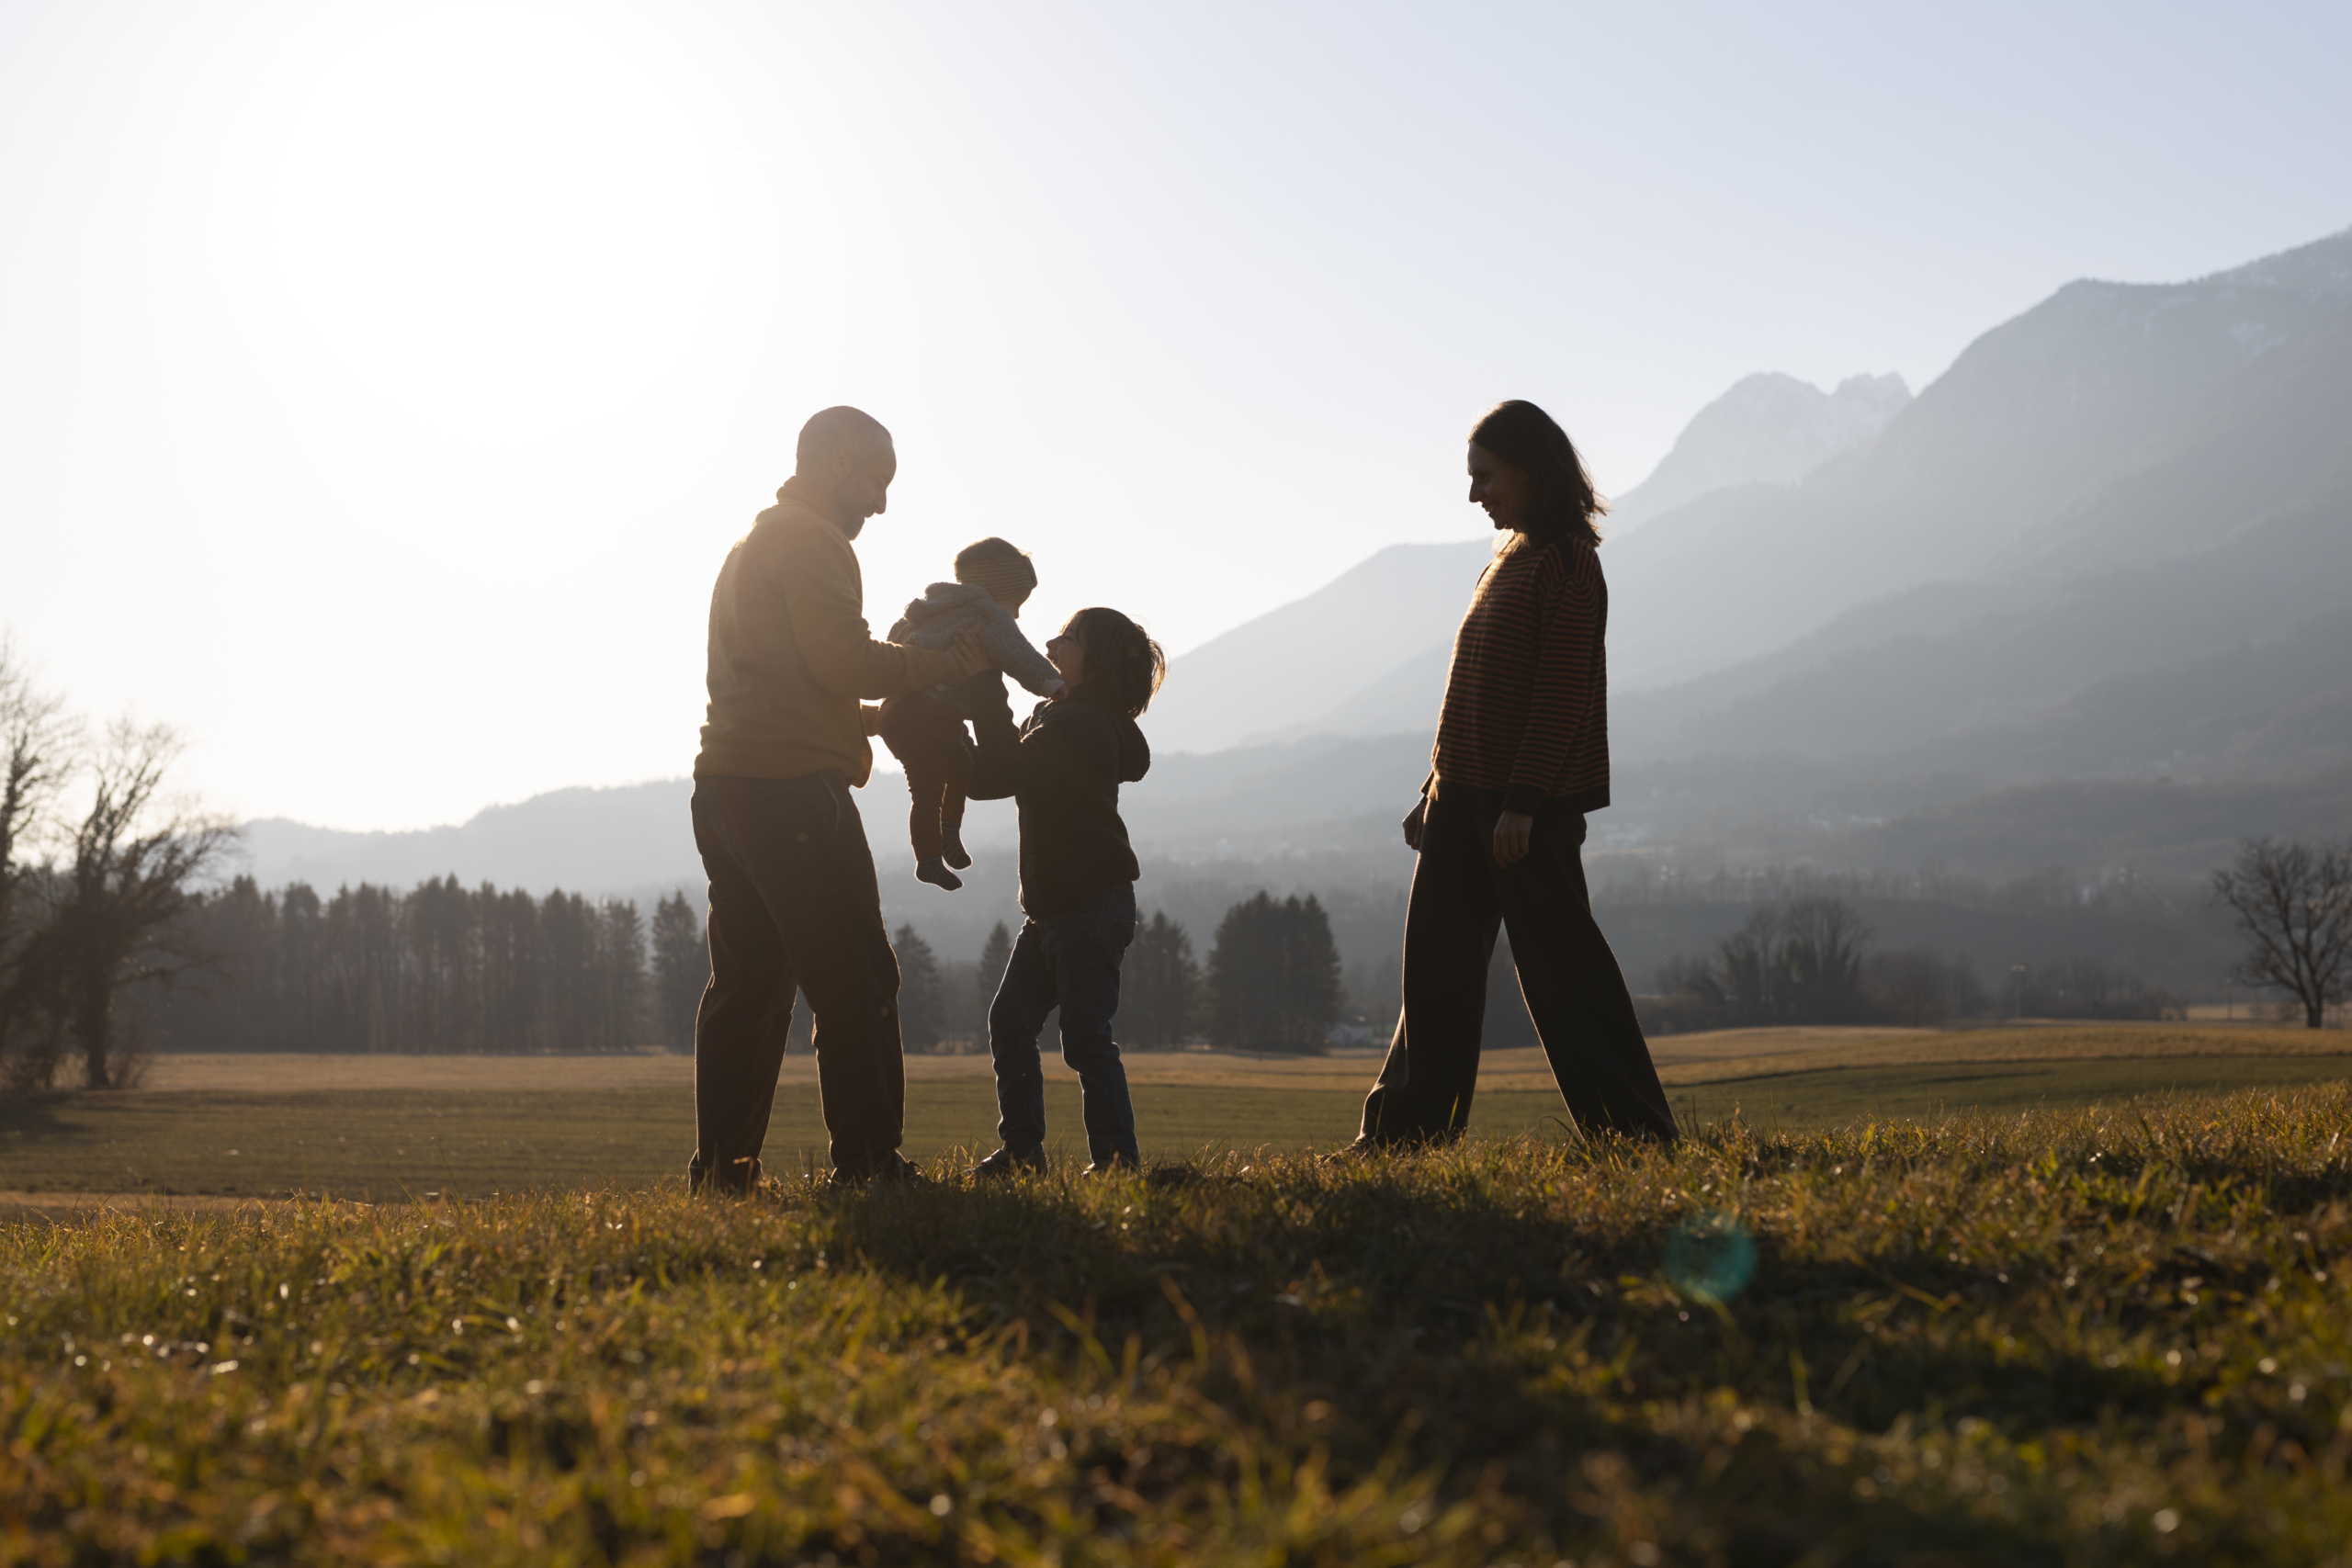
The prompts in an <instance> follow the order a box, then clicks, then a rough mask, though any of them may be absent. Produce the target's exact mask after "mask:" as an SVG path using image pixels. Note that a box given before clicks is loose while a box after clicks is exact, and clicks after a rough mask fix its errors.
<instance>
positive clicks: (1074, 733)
mask: <svg viewBox="0 0 2352 1568" xmlns="http://www.w3.org/2000/svg"><path fill="white" fill-rule="evenodd" d="M1046 658H1047V659H1049V660H1052V661H1053V664H1054V668H1055V669H1057V670H1058V671H1061V676H1062V679H1063V680H1064V681H1065V682H1068V684H1067V686H1066V687H1065V688H1064V690H1063V691H1062V694H1060V695H1059V696H1058V697H1055V698H1051V699H1049V700H1047V701H1046V702H1042V703H1039V704H1038V705H1037V708H1036V712H1035V714H1034V715H1033V716H1031V717H1030V719H1029V721H1028V722H1027V723H1025V724H1023V725H1022V726H1021V727H1020V728H1018V729H1015V728H1013V724H1012V707H1011V705H1009V704H1008V703H1007V702H1006V700H1005V695H1004V682H1002V681H1001V680H997V679H995V678H993V677H991V676H988V675H978V676H974V677H973V678H972V681H971V682H970V684H971V691H972V725H973V728H974V729H975V730H976V731H978V737H979V756H978V761H977V765H976V766H975V767H974V769H973V772H972V779H971V793H972V795H973V797H974V798H975V799H979V800H997V799H1001V798H1002V797H1003V796H1005V795H1011V796H1012V798H1013V800H1014V801H1015V802H1016V803H1017V804H1018V805H1019V807H1020V811H1021V908H1022V911H1023V913H1024V914H1025V915H1026V916H1027V917H1028V918H1027V919H1024V920H1023V921H1022V922H1021V935H1020V936H1019V937H1018V938H1017V939H1016V940H1015V941H1014V942H1013V944H1012V962H1011V963H1009V964H1006V965H1005V969H1004V978H1003V980H1002V982H1001V983H1000V984H999V985H998V987H997V992H996V1000H995V1001H994V1002H993V1003H991V1004H990V1005H989V1056H990V1057H991V1058H992V1059H993V1061H994V1063H995V1065H996V1103H997V1113H998V1123H997V1135H998V1137H999V1138H1001V1140H1002V1141H1003V1145H1004V1146H1003V1147H1002V1148H1000V1149H999V1150H997V1151H996V1153H994V1154H992V1155H990V1156H988V1157H987V1158H986V1159H984V1160H982V1161H980V1163H979V1164H978V1166H977V1167H975V1168H973V1172H972V1174H973V1175H974V1176H975V1177H976V1178H978V1179H983V1180H986V1179H990V1178H994V1177H1000V1176H1009V1175H1011V1174H1012V1172H1014V1171H1015V1170H1021V1169H1031V1170H1034V1169H1036V1168H1040V1167H1042V1166H1043V1165H1044V1164H1045V1161H1046V1078H1045V1073H1044V1070H1043V1066H1042V1064H1041V1063H1040V1062H1039V1059H1038V1055H1037V1034H1038V1032H1039V1031H1040V1030H1042V1029H1044V1027H1045V1025H1046V1014H1047V1013H1049V1012H1051V1011H1053V1010H1055V1009H1056V1008H1057V1007H1058V1008H1059V1009H1061V1034H1062V1060H1064V1061H1066V1062H1068V1063H1069V1065H1070V1066H1072V1067H1073V1068H1075V1069H1077V1072H1078V1078H1079V1084H1080V1089H1081V1091H1082V1092H1083V1095H1084V1102H1083V1103H1084V1108H1085V1117H1086V1145H1087V1149H1088V1151H1089V1153H1090V1154H1091V1156H1092V1157H1093V1161H1094V1163H1093V1165H1092V1166H1091V1170H1094V1171H1103V1170H1108V1169H1111V1168H1114V1167H1117V1166H1126V1167H1130V1168H1132V1167H1134V1166H1135V1165H1136V1164H1137V1163H1138V1161H1139V1156H1138V1155H1137V1152H1136V1113H1135V1105H1134V1102H1133V1101H1132V1100H1129V1099H1128V1096H1127V1074H1126V1069H1125V1067H1123V1066H1120V1063H1119V1047H1118V1046H1117V1045H1116V1044H1114V1043H1113V1042H1112V1039H1111V1020H1112V1018H1113V1017H1114V1015H1115V1014H1116V1013H1117V1012H1118V1010H1119V964H1120V960H1121V959H1122V958H1123V957H1124V956H1125V953H1126V950H1127V944H1128V943H1129V942H1133V941H1134V940H1135V934H1136V886H1135V884H1136V871H1137V867H1136V854H1135V851H1134V849H1133V848H1131V847H1130V846H1129V844H1128V842H1127V826H1126V824H1125V822H1123V821H1121V820H1120V819H1119V786H1120V785H1121V784H1133V783H1135V782H1136V780H1138V779H1140V778H1142V777H1143V775H1144V773H1145V772H1146V771H1147V770H1148V769H1149V768H1150V766H1151V748H1150V747H1149V746H1148V745H1146V744H1145V742H1144V738H1143V731H1142V730H1140V729H1138V728H1136V717H1137V716H1139V715H1141V714H1142V712H1143V710H1144V708H1145V707H1146V706H1147V705H1149V703H1150V702H1151V698H1152V694H1153V693H1155V692H1157V691H1158V690H1159V682H1160V679H1161V677H1162V676H1163V675H1164V674H1165V673H1166V671H1167V660H1166V659H1165V658H1163V657H1162V656H1161V654H1160V651H1159V644H1158V643H1155V642H1153V641H1152V640H1151V638H1150V637H1147V636H1145V635H1144V629H1143V628H1142V627H1141V626H1137V625H1136V624H1135V622H1133V621H1131V620H1129V619H1127V617H1126V616H1125V615H1121V614H1119V612H1118V611H1116V610H1104V609H1092V610H1080V612H1079V613H1078V614H1077V615H1072V616H1071V617H1070V618H1069V625H1067V626H1064V627H1062V630H1061V635H1060V636H1059V637H1055V638H1054V639H1053V640H1052V641H1051V642H1049V643H1047V644H1046Z"/></svg>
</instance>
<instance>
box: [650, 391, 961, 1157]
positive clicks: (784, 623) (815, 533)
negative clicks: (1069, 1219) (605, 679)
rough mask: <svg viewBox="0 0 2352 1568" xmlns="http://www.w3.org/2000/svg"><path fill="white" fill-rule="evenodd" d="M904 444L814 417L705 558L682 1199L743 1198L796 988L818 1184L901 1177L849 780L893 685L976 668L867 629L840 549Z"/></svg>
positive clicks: (900, 1089)
mask: <svg viewBox="0 0 2352 1568" xmlns="http://www.w3.org/2000/svg"><path fill="white" fill-rule="evenodd" d="M898 471H899V457H898V452H897V450H896V448H895V447H894V446H892V444H891V441H890V433H889V432H888V430H885V429H884V428H883V427H882V426H881V425H880V424H879V423H876V421H875V420H874V418H873V417H872V416H871V415H868V414H865V413H862V412H859V411H858V410H856V409H853V408H831V409H827V410H825V411H824V412H821V413H820V414H818V415H816V416H815V417H814V418H812V419H810V420H809V423H808V424H807V425H806V426H804V427H803V428H802V430H801V432H800V442H799V447H798V450H797V454H796V461H795V465H794V473H793V476H792V478H791V479H788V480H786V482H785V485H784V488H783V489H781V490H779V491H776V492H775V505H774V506H771V507H769V508H768V509H767V510H766V511H764V512H763V513H760V514H759V516H758V517H757V518H756V519H755V520H754V521H753V522H752V531H751V532H750V533H749V534H746V535H745V536H743V537H742V538H741V539H738V540H737V541H736V542H735V547H734V548H732V549H730V550H729V551H728V553H727V563H726V564H725V565H724V566H722V567H720V568H719V569H718V587H717V588H716V589H714V590H713V591H712V592H711V596H710V668H709V684H710V707H709V717H708V721H707V723H705V724H704V726H703V727H702V752H701V754H700V755H699V756H698V757H696V758H695V794H694V818H695V847H696V848H697V849H699V850H700V851H701V852H702V863H703V868H704V870H705V871H706V872H707V874H709V877H710V983H709V985H708V986H707V987H705V988H704V990H703V995H702V1007H701V1010H700V1011H699V1012H698V1013H697V1015H696V1017H695V1154H694V1159H693V1161H692V1163H691V1164H690V1165H689V1166H688V1168H687V1169H688V1179H689V1180H690V1181H691V1182H692V1183H693V1185H694V1187H695V1190H706V1189H714V1188H715V1189H718V1190H726V1191H737V1192H744V1191H749V1190H751V1189H752V1187H753V1186H754V1185H755V1184H756V1183H757V1182H758V1180H759V1178H760V1148H761V1145H763V1144H764V1143H765V1142H766V1140H767V1131H768V1111H769V1108H770V1106H771V1105H772V1104H773V1103H774V1101H775V1083H776V1073H777V1069H778V1068H779V1067H780V1066H782V1065H783V1060H784V1040H785V1034H786V1029H787V1026H788V1025H789V1023H790V1021H791V1017H792V1005H793V998H794V994H795V992H796V991H797V992H802V993H806V995H807V996H808V998H809V1010H810V1011H811V1012H812V1013H813V1014H814V1015H815V1017H816V1024H817V1029H816V1041H817V1092H818V1097H819V1100H820V1103H821V1105H822V1108H823V1111H824V1116H825V1131H826V1133H827V1134H828V1135H829V1136H830V1137H831V1144H832V1150H831V1153H832V1162H833V1179H834V1180H835V1181H837V1182H856V1181H867V1180H874V1179H885V1180H888V1179H904V1178H906V1177H907V1176H909V1175H910V1174H912V1171H913V1167H912V1166H910V1165H909V1164H908V1162H907V1161H906V1159H905V1158H904V1156H901V1155H900V1154H899V1138H900V1135H901V1133H902V1131H903V1128H904V1124H905V1120H906V1077H905V1064H904V1061H903V1060H902V1057H901V1055H900V1046H899V962H898V958H897V955H896V954H894V953H892V952H891V951H890V939H889V936H888V933H887V932H886V931H885V930H884V928H883V924H882V898H881V892H880V889H879V887H878V886H877V885H876V881H875V877H874V856H873V853H872V852H871V851H870V850H868V849H867V848H866V843H865V825H864V824H863V823H862V822H861V821H860V820H859V818H858V814H857V804H856V802H855V801H854V800H852V799H851V798H850V791H851V790H853V789H854V788H857V787H859V786H860V785H863V784H865V781H866V779H867V778H868V777H869V776H870V775H871V774H872V773H873V771H874V752H873V749H872V747H871V746H870V745H869V744H868V743H867V740H866V737H867V736H868V735H870V734H872V733H873V732H874V716H875V710H874V709H872V708H868V707H865V706H863V705H861V703H860V701H859V699H860V698H865V697H873V698H880V697H894V696H898V695H899V694H903V693H907V692H918V691H921V690H922V689H923V688H924V687H926V686H930V685H933V684H936V683H937V682H941V681H945V680H951V679H954V678H956V677H958V676H962V675H970V674H975V673H978V670H979V669H980V668H981V666H978V665H969V666H967V664H966V663H965V662H964V661H963V660H959V659H958V658H957V656H956V654H955V653H953V652H934V651H932V650H930V649H920V648H902V647H899V645H897V644H895V643H888V642H876V640H875V639H874V637H873V636H872V634H871V632H870V631H869V630H868V628H867V626H866V624H865V580H864V578H863V576H862V575H861V574H860V573H859V571H858V565H857V552H856V550H855V549H854V548H852V547H851V541H852V540H854V539H855V538H856V537H857V536H858V535H859V533H860V532H862V531H863V530H864V529H865V521H866V519H867V518H869V517H878V516H880V515H881V514H882V513H883V512H884V511H885V510H887V509H888V503H889V490H890V481H891V479H894V478H895V477H897V474H898Z"/></svg>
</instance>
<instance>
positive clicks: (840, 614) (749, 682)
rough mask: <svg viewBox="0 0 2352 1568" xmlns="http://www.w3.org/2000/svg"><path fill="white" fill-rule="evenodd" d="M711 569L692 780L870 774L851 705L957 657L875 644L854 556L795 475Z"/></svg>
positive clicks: (924, 681)
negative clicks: (706, 656)
mask: <svg viewBox="0 0 2352 1568" xmlns="http://www.w3.org/2000/svg"><path fill="white" fill-rule="evenodd" d="M775 502H776V503H775V505H774V506H771V507H769V508H768V509H767V510H766V511H765V512H763V513H760V514H759V516H758V517H757V518H756V519H754V520H753V522H752V531H751V532H750V533H748V534H746V535H744V536H742V537H741V539H738V540H736V541H735V547H734V548H733V549H731V550H729V551H728V552H727V563H726V564H725V565H724V566H722V567H720V568H719V569H718V586H717V587H715V588H713V589H712V590H711V594H710V664H709V684H710V708H709V714H708V720H707V723H705V724H704V725H703V727H702V752H701V754H700V755H699V756H697V757H696V758H695V777H696V778H698V779H704V778H742V779H797V778H800V777H802V776H804V775H806V774H809V773H822V772H824V771H825V770H827V769H829V768H832V769H839V770H840V771H841V773H842V776H843V777H844V778H846V779H847V780H848V781H849V782H850V783H851V784H864V783H865V781H866V780H867V779H868V778H869V777H871V776H872V774H873V773H874V749H873V748H872V747H871V746H869V745H868V744H867V743H866V739H865V736H866V721H865V715H864V714H863V713H861V712H860V711H859V704H858V699H859V698H860V697H895V696H898V695H899V694H903V693H907V692H919V691H921V690H922V688H923V687H925V686H929V685H932V684H933V683H935V682H940V681H945V680H950V679H953V678H954V677H955V676H956V658H955V655H953V654H951V653H942V652H938V651H934V650H933V649H924V648H898V647H894V646H893V645H891V644H889V643H887V642H876V641H875V640H874V638H873V637H872V635H871V634H870V633H869V632H868V630H867V628H866V625H865V578H864V576H863V575H862V574H861V573H860V572H859V570H858V567H857V552H856V551H855V550H854V549H852V548H851V547H850V542H849V539H848V538H847V537H846V536H844V535H843V534H842V531H841V529H840V528H839V527H838V526H836V525H834V523H833V521H832V519H831V518H830V517H828V516H826V515H825V513H824V512H823V510H822V509H821V508H820V507H819V506H818V505H817V504H816V503H815V502H813V501H811V500H810V499H809V495H808V493H807V492H806V491H805V490H803V489H802V487H801V484H800V481H799V480H798V479H789V480H786V483H785V486H784V488H783V489H782V490H779V491H776V492H775Z"/></svg>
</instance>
